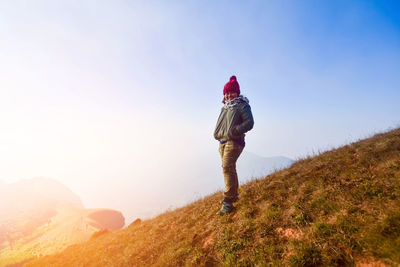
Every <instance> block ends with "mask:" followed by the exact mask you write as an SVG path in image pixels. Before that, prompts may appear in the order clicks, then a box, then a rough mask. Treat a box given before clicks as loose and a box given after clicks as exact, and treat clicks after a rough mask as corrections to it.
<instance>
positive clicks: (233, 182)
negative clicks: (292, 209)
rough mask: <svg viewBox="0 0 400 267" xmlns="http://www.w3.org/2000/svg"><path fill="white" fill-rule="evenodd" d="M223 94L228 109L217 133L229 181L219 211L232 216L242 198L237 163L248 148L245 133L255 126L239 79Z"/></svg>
mask: <svg viewBox="0 0 400 267" xmlns="http://www.w3.org/2000/svg"><path fill="white" fill-rule="evenodd" d="M223 94H224V99H223V101H222V102H223V103H224V106H223V107H222V109H221V113H220V115H219V117H218V121H217V125H216V126H215V131H214V138H215V139H216V140H218V141H219V153H220V154H221V159H222V172H223V174H224V180H225V191H224V199H223V201H222V207H221V209H220V210H219V211H218V212H217V214H219V215H224V214H227V213H230V212H231V211H232V210H233V208H234V207H233V203H234V202H236V201H238V199H239V198H238V188H239V181H238V176H237V173H236V161H237V159H238V158H239V156H240V154H241V153H242V151H243V148H244V146H245V141H244V137H245V133H246V132H248V131H250V130H251V129H252V128H253V125H254V120H253V115H252V113H251V108H250V105H249V100H248V99H247V98H246V97H244V96H242V95H241V94H240V86H239V83H238V82H237V80H236V76H232V77H231V78H230V79H229V82H228V83H226V84H225V86H224V90H223Z"/></svg>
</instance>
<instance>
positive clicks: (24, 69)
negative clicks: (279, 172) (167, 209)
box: [0, 0, 400, 211]
mask: <svg viewBox="0 0 400 267" xmlns="http://www.w3.org/2000/svg"><path fill="white" fill-rule="evenodd" d="M0 38H1V39H0V180H2V181H6V182H12V181H17V180H19V179H22V178H31V177H34V176H47V177H51V178H55V179H57V180H59V181H61V182H62V183H64V184H66V185H67V186H68V187H70V188H71V189H72V190H73V191H74V192H76V193H77V194H79V195H80V196H81V198H82V199H83V201H84V204H85V205H86V206H88V207H110V208H115V209H120V210H121V209H122V210H123V211H124V209H126V207H128V206H129V205H130V204H129V203H132V204H131V205H132V206H131V207H132V208H133V209H143V208H144V209H145V208H146V207H147V206H151V205H155V206H157V205H161V204H159V203H164V204H165V203H168V205H175V204H177V205H178V204H182V203H183V202H184V201H185V200H187V199H188V198H190V197H191V196H194V195H195V194H199V195H203V194H206V193H211V192H201V190H198V191H196V190H193V189H192V187H193V186H192V187H189V185H193V184H196V183H199V181H198V180H197V179H198V177H187V176H186V175H184V173H188V171H183V170H190V169H193V168H195V169H196V168H198V169H201V168H202V165H203V164H204V162H206V161H212V162H215V164H217V165H219V164H220V162H219V158H218V152H217V142H216V141H215V140H214V139H213V135H212V134H213V130H214V126H215V123H216V120H217V116H218V115H219V112H220V108H221V99H222V89H223V86H224V84H225V83H226V82H227V81H228V79H229V77H230V76H231V75H233V74H235V75H236V76H237V78H238V81H239V83H240V86H241V91H242V93H243V94H244V95H245V96H247V97H248V98H249V100H250V104H251V107H252V111H253V115H254V119H255V126H254V129H253V130H252V131H251V132H250V133H249V134H248V135H247V139H246V142H247V146H246V148H245V149H246V150H247V151H250V152H253V153H256V154H258V155H261V156H266V157H269V156H287V157H291V158H293V159H296V158H299V157H302V156H305V155H307V154H310V153H312V152H313V151H318V150H326V149H329V148H331V147H336V146H339V145H343V144H346V143H348V142H350V141H354V140H357V139H359V138H364V137H366V136H369V135H370V134H372V133H374V132H379V131H383V130H386V129H388V128H390V127H398V126H399V125H400V119H399V114H400V105H399V104H398V102H399V99H400V75H399V73H400V4H399V2H398V1H355V0H354V1H317V0H315V1H311V0H306V1H232V0H230V1H228V0H226V1H204V0H201V1H200V0H199V1H184V0H182V1H149V0H146V1H50V0H48V1H15V0H9V1H1V2H0ZM179 173H182V175H179ZM221 175H222V174H219V173H218V174H216V177H218V178H217V179H218V182H217V181H216V184H218V185H222V180H221V179H222V178H221V177H222V176H221ZM220 176H221V177H220ZM220 180H221V181H220ZM217 187H218V186H217ZM187 188H190V190H188V189H187ZM171 192H172V193H176V195H177V197H176V198H174V200H173V201H169V200H168V199H167V200H166V199H165V198H168V196H169V194H171ZM178 199H180V200H178ZM152 200H154V203H149V202H151V201H152ZM141 201H142V202H141ZM161 206H162V205H161ZM163 207H164V206H163Z"/></svg>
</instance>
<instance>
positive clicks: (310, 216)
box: [27, 129, 400, 266]
mask: <svg viewBox="0 0 400 267" xmlns="http://www.w3.org/2000/svg"><path fill="white" fill-rule="evenodd" d="M220 199H221V195H220V193H216V194H214V195H211V196H209V197H206V198H204V199H201V200H199V201H196V202H194V203H192V204H190V205H187V206H185V207H183V208H179V209H176V210H173V211H169V212H166V213H163V214H161V215H159V216H158V217H156V218H154V219H151V220H145V221H142V222H139V223H135V224H132V225H131V226H129V227H128V228H126V229H123V230H120V231H115V232H109V233H107V232H105V233H104V234H101V235H97V236H96V237H94V238H91V239H90V240H89V241H88V242H86V243H84V244H80V245H74V246H71V247H69V248H67V249H66V250H64V251H63V252H62V253H58V254H55V255H51V256H46V257H42V258H40V259H36V260H34V261H32V262H30V263H28V264H27V266H48V265H51V266H107V265H114V266H265V265H272V266H282V265H283V266H288V265H289V266H290V265H291V266H354V265H355V266H367V265H363V264H366V263H368V264H370V265H369V266H384V265H387V266H398V265H399V264H400V249H399V247H400V129H396V130H392V131H390V132H387V133H384V134H378V135H375V136H373V137H371V138H368V139H365V140H362V141H359V142H355V143H352V144H349V145H346V146H344V147H341V148H338V149H334V150H331V151H327V152H325V153H322V154H320V155H318V156H315V157H310V158H305V159H302V160H299V161H297V162H295V163H294V164H292V165H291V166H290V167H289V168H287V169H284V170H281V171H278V172H275V173H273V174H270V175H268V176H267V177H264V178H260V179H258V180H254V181H251V182H249V183H247V184H245V185H243V186H241V188H240V200H239V201H238V202H237V204H236V210H235V211H234V212H233V213H231V214H229V215H226V216H217V215H216V214H215V213H216V211H217V210H218V208H219V201H220Z"/></svg>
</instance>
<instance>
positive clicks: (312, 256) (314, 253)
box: [289, 245, 322, 266]
mask: <svg viewBox="0 0 400 267" xmlns="http://www.w3.org/2000/svg"><path fill="white" fill-rule="evenodd" d="M289 263H290V265H291V266H321V265H322V256H321V251H320V250H319V249H318V248H316V247H315V246H313V245H309V246H306V247H301V248H300V249H298V250H297V253H296V255H294V256H292V257H290V258H289Z"/></svg>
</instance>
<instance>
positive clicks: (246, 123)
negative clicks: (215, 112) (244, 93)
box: [214, 101, 254, 142]
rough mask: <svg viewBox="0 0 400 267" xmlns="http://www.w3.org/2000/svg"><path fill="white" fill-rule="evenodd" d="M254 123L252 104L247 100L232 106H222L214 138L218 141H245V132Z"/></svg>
mask: <svg viewBox="0 0 400 267" xmlns="http://www.w3.org/2000/svg"><path fill="white" fill-rule="evenodd" d="M253 125H254V120H253V114H252V113H251V108H250V105H249V104H248V103H246V102H245V101H243V102H241V103H239V104H237V105H235V106H234V107H232V108H227V109H225V108H224V107H222V109H221V113H220V114H219V117H218V121H217V125H216V126H215V131H214V138H215V139H216V140H218V141H229V140H232V141H237V142H244V136H245V133H246V132H248V131H250V130H251V129H252V128H253Z"/></svg>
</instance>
